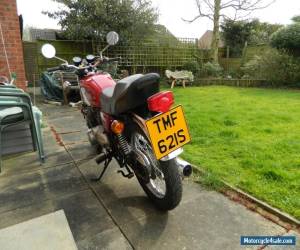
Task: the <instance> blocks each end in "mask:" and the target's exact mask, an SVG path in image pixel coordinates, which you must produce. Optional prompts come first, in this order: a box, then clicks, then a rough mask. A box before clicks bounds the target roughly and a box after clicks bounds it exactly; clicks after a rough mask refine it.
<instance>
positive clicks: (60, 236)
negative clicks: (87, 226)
mask: <svg viewBox="0 0 300 250" xmlns="http://www.w3.org/2000/svg"><path fill="white" fill-rule="evenodd" d="M0 246H1V249H2V250H15V249H18V250H27V249H28V250H35V249H36V250H39V249H43V250H48V249H49V250H53V249H64V250H76V249H77V246H76V244H75V241H74V239H73V236H72V233H71V230H70V228H69V225H68V221H67V219H66V217H65V214H64V212H63V211H62V210H60V211H57V212H54V213H51V214H48V215H44V216H41V217H39V218H35V219H32V220H30V221H26V222H23V223H21V224H17V225H14V226H11V227H8V228H5V229H2V230H0Z"/></svg>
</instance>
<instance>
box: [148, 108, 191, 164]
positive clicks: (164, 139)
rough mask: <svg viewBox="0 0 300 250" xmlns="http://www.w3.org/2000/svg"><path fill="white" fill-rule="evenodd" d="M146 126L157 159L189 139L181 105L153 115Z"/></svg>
mask: <svg viewBox="0 0 300 250" xmlns="http://www.w3.org/2000/svg"><path fill="white" fill-rule="evenodd" d="M146 126H147V129H148V132H149V136H150V140H151V144H152V147H153V149H154V153H155V156H156V158H157V159H158V160H159V159H161V158H162V157H164V156H166V155H168V154H170V153H171V152H173V151H174V150H176V149H178V148H180V147H182V146H183V145H184V144H186V143H188V142H190V141H191V137H190V134H189V130H188V127H187V124H186V121H185V117H184V114H183V109H182V106H177V107H175V108H173V109H171V110H170V111H168V112H166V113H163V114H160V115H157V116H154V117H153V118H151V119H149V120H147V121H146Z"/></svg>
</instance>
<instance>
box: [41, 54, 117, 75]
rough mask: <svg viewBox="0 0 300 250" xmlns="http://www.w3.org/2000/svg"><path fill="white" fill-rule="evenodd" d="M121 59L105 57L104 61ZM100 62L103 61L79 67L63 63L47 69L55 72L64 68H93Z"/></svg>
mask: <svg viewBox="0 0 300 250" xmlns="http://www.w3.org/2000/svg"><path fill="white" fill-rule="evenodd" d="M119 60H121V57H115V58H103V59H102V62H104V63H107V62H117V61H119ZM99 64H101V61H99V60H96V62H95V63H94V64H93V65H87V66H84V67H78V66H75V65H72V64H62V65H60V66H57V67H52V68H48V69H47V71H48V72H53V71H58V70H64V69H66V68H68V69H75V70H85V69H91V68H94V67H97V66H98V65H99Z"/></svg>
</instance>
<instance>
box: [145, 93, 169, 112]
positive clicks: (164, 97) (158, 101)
mask: <svg viewBox="0 0 300 250" xmlns="http://www.w3.org/2000/svg"><path fill="white" fill-rule="evenodd" d="M147 102H148V109H149V110H150V111H155V112H162V113H164V112H167V111H169V110H170V108H171V106H172V105H173V103H174V96H173V93H172V92H171V91H163V92H159V93H157V94H155V95H153V96H150V97H149V98H148V100H147Z"/></svg>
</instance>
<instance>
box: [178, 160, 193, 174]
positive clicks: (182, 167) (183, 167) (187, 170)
mask: <svg viewBox="0 0 300 250" xmlns="http://www.w3.org/2000/svg"><path fill="white" fill-rule="evenodd" d="M176 161H177V165H178V169H179V172H180V174H181V175H182V176H184V177H189V176H190V175H191V174H192V172H193V168H192V165H191V164H190V163H188V162H187V161H184V160H182V159H180V158H176Z"/></svg>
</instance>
